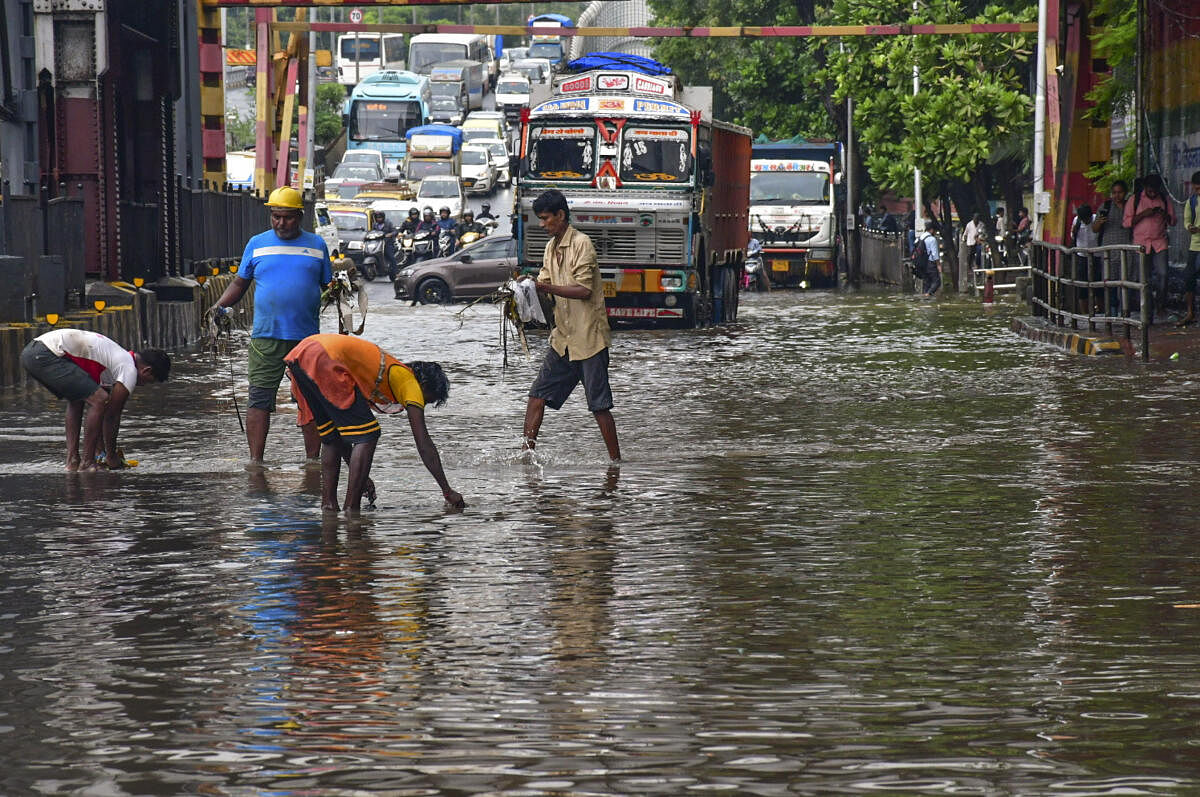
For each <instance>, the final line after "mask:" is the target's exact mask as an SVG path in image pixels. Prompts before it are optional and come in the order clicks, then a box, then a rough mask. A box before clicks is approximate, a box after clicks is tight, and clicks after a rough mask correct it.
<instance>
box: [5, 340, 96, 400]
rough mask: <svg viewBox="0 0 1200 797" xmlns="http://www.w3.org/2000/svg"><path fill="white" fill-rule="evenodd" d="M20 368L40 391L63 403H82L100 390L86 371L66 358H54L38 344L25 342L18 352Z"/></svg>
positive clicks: (43, 344) (52, 354) (44, 346)
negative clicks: (61, 400) (43, 388)
mask: <svg viewBox="0 0 1200 797" xmlns="http://www.w3.org/2000/svg"><path fill="white" fill-rule="evenodd" d="M21 366H22V367H23V368H24V369H25V370H26V371H27V372H29V375H30V376H32V377H33V378H34V379H36V380H37V381H38V382H41V383H42V386H43V387H45V388H46V389H47V390H49V391H50V392H51V393H53V394H54V395H56V396H58V397H59V398H60V399H61V398H65V399H66V400H67V401H82V400H84V399H86V398H87V397H88V396H90V395H92V394H93V393H95V392H96V388H98V387H100V386H99V385H98V384H96V382H95V381H94V380H93V379H92V378H91V377H90V376H88V375H87V372H86V371H84V370H83V369H82V368H80V367H79V366H78V365H76V364H75V363H73V362H71V361H70V360H68V359H67V358H66V357H59V356H57V355H56V354H55V353H54V352H52V351H50V349H49V348H47V347H46V344H45V343H42V342H41V341H37V340H33V341H30V342H29V345H28V346H26V347H25V349H24V350H23V351H22V352H21Z"/></svg>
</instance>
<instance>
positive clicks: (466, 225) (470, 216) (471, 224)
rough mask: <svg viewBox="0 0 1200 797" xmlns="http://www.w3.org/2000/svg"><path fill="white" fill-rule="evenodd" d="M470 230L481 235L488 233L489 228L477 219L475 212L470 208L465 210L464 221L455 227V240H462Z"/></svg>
mask: <svg viewBox="0 0 1200 797" xmlns="http://www.w3.org/2000/svg"><path fill="white" fill-rule="evenodd" d="M469 232H475V233H479V235H481V236H483V235H487V228H486V227H484V226H483V225H482V224H480V223H479V222H477V221H475V214H474V213H473V212H471V211H469V210H465V211H463V218H462V221H461V222H459V223H458V224H457V225H455V227H454V240H455V241H458V242H460V243H461V242H462V237H463V236H464V235H466V234H467V233H469Z"/></svg>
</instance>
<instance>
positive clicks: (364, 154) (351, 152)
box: [341, 148, 387, 174]
mask: <svg viewBox="0 0 1200 797" xmlns="http://www.w3.org/2000/svg"><path fill="white" fill-rule="evenodd" d="M341 162H342V163H374V164H375V165H376V166H378V167H379V173H380V174H387V164H385V163H384V160H383V153H382V152H380V151H379V150H377V149H365V148H364V149H348V150H346V154H345V155H343V156H342V161H341Z"/></svg>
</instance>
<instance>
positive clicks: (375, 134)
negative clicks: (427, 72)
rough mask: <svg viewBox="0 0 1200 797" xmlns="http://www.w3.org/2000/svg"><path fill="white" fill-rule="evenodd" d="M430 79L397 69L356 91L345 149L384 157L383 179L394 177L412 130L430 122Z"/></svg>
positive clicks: (346, 117)
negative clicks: (376, 153) (368, 150)
mask: <svg viewBox="0 0 1200 797" xmlns="http://www.w3.org/2000/svg"><path fill="white" fill-rule="evenodd" d="M430 100H431V95H430V91H429V78H427V77H425V76H423V75H417V74H414V73H412V72H402V71H397V70H394V69H389V70H385V71H383V72H376V73H375V74H373V75H371V76H370V77H367V78H366V79H365V80H363V82H361V83H359V84H358V85H357V86H355V87H354V91H353V92H351V93H350V97H349V99H347V100H346V104H345V107H344V110H343V112H342V121H343V123H344V124H345V126H346V149H348V150H353V149H359V148H363V147H367V148H371V149H378V150H379V151H381V152H382V153H383V159H384V164H385V166H386V170H385V174H384V176H385V177H387V176H394V175H395V171H394V170H395V168H396V167H397V166H398V165H399V163H400V162H401V161H402V160H403V159H404V153H405V151H406V150H407V147H408V145H407V143H406V141H405V134H407V133H408V130H409V128H412V127H417V126H419V125H423V124H425V123H426V122H428V121H429V110H430Z"/></svg>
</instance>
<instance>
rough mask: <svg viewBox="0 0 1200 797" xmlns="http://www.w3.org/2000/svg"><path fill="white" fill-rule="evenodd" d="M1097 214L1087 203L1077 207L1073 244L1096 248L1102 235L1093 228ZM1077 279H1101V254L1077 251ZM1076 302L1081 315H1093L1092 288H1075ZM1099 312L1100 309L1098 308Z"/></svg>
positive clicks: (1097, 280) (1072, 225) (1087, 280)
mask: <svg viewBox="0 0 1200 797" xmlns="http://www.w3.org/2000/svg"><path fill="white" fill-rule="evenodd" d="M1093 221H1095V214H1094V213H1092V206H1091V205H1088V204H1086V203H1084V204H1082V205H1080V206H1079V207H1078V208H1076V209H1075V219H1074V221H1072V222H1071V245H1072V246H1074V247H1078V248H1079V249H1095V248H1096V247H1097V246H1099V245H1100V236H1099V235H1097V234H1096V231H1095V230H1094V229H1092V222H1093ZM1074 277H1075V279H1077V280H1079V281H1080V282H1091V281H1095V282H1099V281H1100V256H1099V255H1096V254H1092V253H1090V252H1076V253H1075V274H1074ZM1074 292H1075V297H1076V304H1075V311H1076V312H1077V313H1079V314H1080V315H1091V314H1092V311H1093V310H1096V308H1094V307H1093V304H1092V298H1093V297H1092V290H1091V289H1090V288H1086V287H1075V288H1074ZM1096 312H1099V310H1096Z"/></svg>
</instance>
